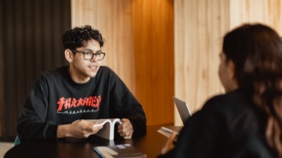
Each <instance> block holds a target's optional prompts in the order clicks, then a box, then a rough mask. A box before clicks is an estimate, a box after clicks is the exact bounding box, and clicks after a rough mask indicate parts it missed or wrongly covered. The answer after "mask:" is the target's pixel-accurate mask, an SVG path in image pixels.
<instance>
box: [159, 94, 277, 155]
mask: <svg viewBox="0 0 282 158" xmlns="http://www.w3.org/2000/svg"><path fill="white" fill-rule="evenodd" d="M265 120H266V117H265V115H264V114H263V113H261V112H260V110H258V108H257V107H255V106H254V105H253V104H252V96H251V95H250V94H249V93H247V92H246V91H243V90H236V91H233V92H229V93H227V94H224V95H218V96H215V97H213V98H211V99H210V100H208V101H207V102H206V103H205V104H204V106H203V108H202V109H201V110H199V111H198V112H196V113H195V114H193V115H192V117H190V118H189V119H188V120H187V121H186V122H185V124H184V127H183V129H182V130H181V132H180V133H179V136H178V139H177V142H176V144H175V148H174V149H173V150H171V151H169V152H168V153H167V154H166V155H160V156H159V157H177V158H182V157H189V158H207V157H209V158H227V157H228V158H233V157H234V158H235V157H236V158H242V157H246V158H253V157H255V158H269V157H272V156H273V155H271V152H270V150H269V148H268V146H267V144H266V141H265V125H266V121H265Z"/></svg>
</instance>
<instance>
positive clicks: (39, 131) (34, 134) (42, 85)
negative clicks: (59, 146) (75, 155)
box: [17, 75, 58, 142]
mask: <svg viewBox="0 0 282 158" xmlns="http://www.w3.org/2000/svg"><path fill="white" fill-rule="evenodd" d="M47 85H48V83H47V80H46V78H45V77H44V76H43V75H41V76H40V77H39V78H37V80H36V81H35V83H34V85H33V86H32V88H31V91H30V93H29V94H28V96H27V98H26V100H25V101H24V103H23V106H22V109H21V112H20V115H19V118H18V122H17V133H18V136H19V138H20V140H21V141H22V142H24V141H27V140H31V139H47V138H48V139H56V137H57V128H58V125H56V124H55V123H54V122H53V121H51V120H49V121H46V117H47V113H48V106H49V104H48V94H49V89H48V86H47Z"/></svg>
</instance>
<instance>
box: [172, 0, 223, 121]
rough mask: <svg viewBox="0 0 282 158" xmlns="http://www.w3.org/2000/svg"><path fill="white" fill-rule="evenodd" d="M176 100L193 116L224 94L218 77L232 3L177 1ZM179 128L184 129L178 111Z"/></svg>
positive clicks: (192, 0)
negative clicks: (207, 103) (206, 103)
mask: <svg viewBox="0 0 282 158" xmlns="http://www.w3.org/2000/svg"><path fill="white" fill-rule="evenodd" d="M174 5H175V6H174V17H175V29H174V33H175V35H174V36H175V42H174V43H175V49H174V56H175V60H174V63H175V64H174V66H175V96H176V97H179V98H180V99H183V100H185V101H186V102H187V103H188V104H189V108H190V109H191V111H192V112H194V111H196V110H198V109H199V108H201V107H202V104H203V103H204V102H205V101H206V99H207V98H209V97H211V96H213V95H215V94H216V93H220V92H222V87H221V85H220V81H219V79H218V76H217V68H218V64H219V53H220V51H221V42H222V39H221V37H222V35H223V34H224V33H225V32H226V31H227V30H228V28H229V10H228V6H229V3H228V1H222V0H213V1H210V0H189V1H186V0H175V1H174ZM175 112H176V113H175V124H176V125H182V122H181V121H180V117H179V115H178V112H177V110H176V111H175Z"/></svg>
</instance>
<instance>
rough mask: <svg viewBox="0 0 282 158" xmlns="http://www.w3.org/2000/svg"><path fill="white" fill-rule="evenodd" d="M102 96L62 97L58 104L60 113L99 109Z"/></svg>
mask: <svg viewBox="0 0 282 158" xmlns="http://www.w3.org/2000/svg"><path fill="white" fill-rule="evenodd" d="M101 100H102V98H101V96H100V95H99V96H90V97H85V98H79V99H76V98H65V97H61V98H60V99H59V100H58V102H57V104H58V109H57V112H58V113H86V112H94V111H97V110H99V107H100V102H101Z"/></svg>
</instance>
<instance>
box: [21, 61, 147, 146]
mask: <svg viewBox="0 0 282 158" xmlns="http://www.w3.org/2000/svg"><path fill="white" fill-rule="evenodd" d="M100 118H128V119H129V120H130V122H131V123H132V125H133V128H134V133H133V137H134V136H135V135H139V134H144V133H145V132H146V116H145V113H144V110H143V108H142V106H141V104H140V103H139V102H138V101H137V100H136V98H135V97H134V96H133V95H132V93H131V92H130V91H129V89H128V88H127V87H126V85H125V84H124V83H123V82H122V80H121V79H120V78H119V77H118V76H117V75H116V74H115V73H114V72H113V71H112V70H111V69H109V68H108V67H105V66H101V67H100V69H99V71H98V72H97V75H96V76H95V77H94V78H91V79H90V81H88V82H87V83H85V84H77V83H75V82H74V81H73V80H72V79H71V77H70V75H69V73H68V67H66V66H65V67H61V68H57V69H55V70H52V71H46V72H44V73H42V74H41V75H40V76H39V77H38V78H37V80H36V81H35V83H34V85H33V87H32V89H31V92H30V93H29V95H28V97H27V99H26V100H25V102H24V104H23V107H22V111H21V114H20V116H19V119H18V123H17V132H18V135H19V138H20V140H21V141H22V142H23V141H27V140H29V139H56V135H57V127H58V125H59V124H68V123H71V122H73V121H75V120H77V119H100Z"/></svg>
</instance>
